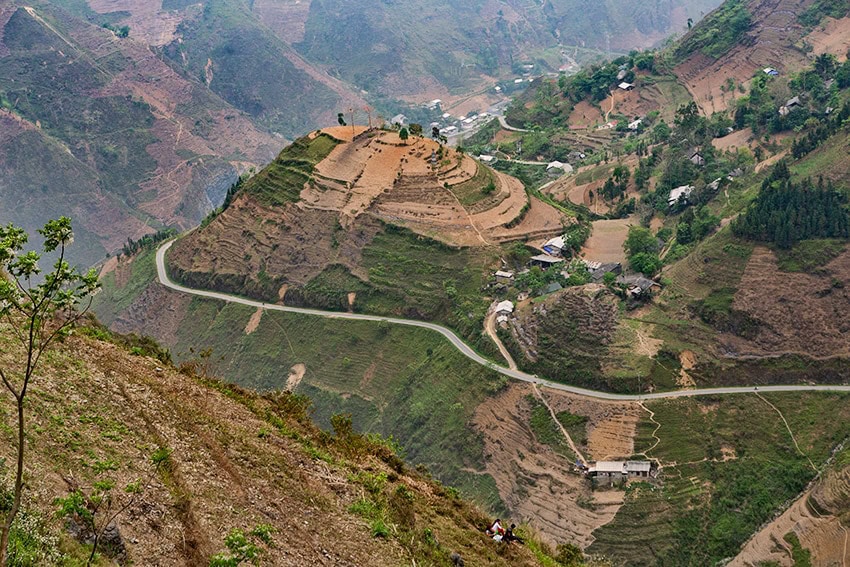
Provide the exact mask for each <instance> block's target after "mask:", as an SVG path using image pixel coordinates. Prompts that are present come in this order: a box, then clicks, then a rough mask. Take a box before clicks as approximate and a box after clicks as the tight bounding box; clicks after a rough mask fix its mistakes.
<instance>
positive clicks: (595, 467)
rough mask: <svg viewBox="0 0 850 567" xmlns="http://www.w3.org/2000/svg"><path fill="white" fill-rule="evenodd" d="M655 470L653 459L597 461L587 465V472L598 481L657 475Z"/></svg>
mask: <svg viewBox="0 0 850 567" xmlns="http://www.w3.org/2000/svg"><path fill="white" fill-rule="evenodd" d="M655 472H656V469H655V467H654V464H653V463H652V462H651V461H597V462H595V463H591V464H590V465H589V466H588V467H587V472H586V473H585V474H586V475H587V476H589V477H590V478H592V479H594V480H596V481H608V482H611V483H614V482H618V481H624V480H626V479H628V478H650V477H655Z"/></svg>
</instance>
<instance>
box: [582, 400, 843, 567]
mask: <svg viewBox="0 0 850 567" xmlns="http://www.w3.org/2000/svg"><path fill="white" fill-rule="evenodd" d="M764 397H765V398H766V399H768V400H769V401H770V402H771V403H772V404H774V405H775V406H776V407H777V408H778V409H779V410H780V411H781V412H782V413H783V415H784V416H785V418H786V419H787V420H788V423H789V426H790V428H791V430H792V431H793V432H794V435H795V437H796V439H797V442H798V444H799V446H800V449H801V450H802V451H803V452H804V453H805V454H806V455H807V456H808V458H810V459H811V460H812V461H813V462H814V463H815V464H818V463H823V462H824V461H825V460H826V459H827V458H828V457H829V455H830V451H831V450H832V448H833V447H834V446H835V445H837V444H838V443H840V442H841V441H842V440H843V439H845V438H846V437H847V436H848V435H850V421H848V419H850V406H848V404H847V402H848V398H847V396H841V395H837V394H827V395H821V394H802V395H800V394H772V395H765V396H764ZM646 405H647V407H648V408H649V409H650V410H652V411H653V412H655V420H656V421H657V422H658V423H660V424H661V427H660V429H658V431H657V435H658V437H659V438H660V439H661V442H660V443H659V444H658V445H657V446H655V447H654V448H652V449H651V450H648V449H649V448H650V447H652V446H653V445H654V444H655V440H654V438H653V437H652V433H653V431H655V429H656V424H655V423H652V422H651V421H649V419H648V418H645V419H644V420H643V421H642V422H641V423H640V424H639V436H638V440H637V441H636V446H635V449H636V450H647V454H648V456H649V457H651V458H655V459H658V460H660V462H661V463H662V465H664V473H663V475H662V481H663V483H662V487H661V488H660V489H655V490H645V491H644V490H641V491H637V492H635V493H632V494H630V495H629V496H628V497H627V499H626V504H625V506H624V507H623V508H622V509H621V510H620V512H619V513H618V515H617V516H616V518H615V519H614V521H613V522H612V523H611V524H608V525H607V526H605V527H603V528H601V529H599V530H597V531H596V532H595V533H594V535H596V537H597V539H596V542H595V543H594V544H593V546H592V547H591V551H596V552H600V553H606V554H609V555H611V556H613V557H617V558H620V559H621V560H623V561H624V563H625V564H627V565H662V564H663V565H667V564H670V565H682V566H685V565H708V564H714V563H715V562H716V561H718V560H720V559H722V558H724V557H729V556H732V555H734V554H735V553H736V552H737V550H738V548H739V546H740V545H741V544H742V543H743V542H744V541H745V540H746V538H747V537H748V536H749V535H750V534H751V533H752V532H753V531H755V529H757V528H758V526H760V525H761V524H762V523H763V522H764V521H766V520H768V519H770V518H771V517H772V516H773V514H774V512H775V511H776V510H777V509H778V508H779V507H780V506H781V505H782V504H784V503H786V502H788V501H789V500H791V499H793V498H794V497H795V496H796V495H797V494H799V493H800V492H801V491H802V489H803V487H804V486H805V484H806V483H807V482H808V481H809V480H810V479H811V478H813V477H814V471H813V470H812V469H811V468H810V465H809V462H808V460H807V458H806V457H804V456H802V455H800V454H799V453H798V452H797V451H796V449H795V447H794V444H793V442H792V441H791V438H790V436H789V435H788V431H787V430H786V428H785V426H784V425H783V423H782V421H781V420H780V418H779V416H778V415H777V413H776V411H775V410H774V409H772V408H771V407H770V406H769V405H768V404H766V403H765V402H764V401H762V400H761V399H759V398H758V397H756V396H753V395H747V396H730V397H727V398H716V399H708V398H700V399H698V400H691V399H689V400H670V401H659V402H651V403H647V404H646ZM743 424H745V425H743ZM724 455H727V457H726V458H728V455H734V457H733V458H731V459H729V460H725V461H724ZM706 459H707V460H706Z"/></svg>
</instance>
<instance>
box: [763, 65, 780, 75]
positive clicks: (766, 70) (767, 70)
mask: <svg viewBox="0 0 850 567" xmlns="http://www.w3.org/2000/svg"><path fill="white" fill-rule="evenodd" d="M762 72H763V73H764V74H765V75H770V76H771V77H778V76H779V71H777V70H776V69H774V68H773V67H765V68H764V69H762Z"/></svg>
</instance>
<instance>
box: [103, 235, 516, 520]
mask: <svg viewBox="0 0 850 567" xmlns="http://www.w3.org/2000/svg"><path fill="white" fill-rule="evenodd" d="M131 270H132V276H131V277H130V278H129V280H128V281H127V283H126V284H125V285H123V286H117V285H116V283H115V275H114V274H107V275H106V276H105V277H104V278H103V285H104V290H103V292H102V293H101V294H99V295H98V296H96V299H97V301H96V304H95V312H96V313H97V315H98V317H100V318H101V320H102V321H103V322H104V323H106V324H107V325H109V324H112V323H113V322H114V321H115V319H116V318H117V317H118V316H119V315H121V314H123V313H124V312H125V310H126V308H127V307H128V306H130V305H131V304H132V303H133V302H134V301H135V300H136V299H137V298H138V297H139V296H140V295H141V294H142V293H143V292H144V291H145V289H146V288H147V287H148V285H150V282H151V281H152V280H153V279H154V277H155V265H154V253H153V251H147V252H143V253H141V254H140V255H138V256H136V258H135V259H134V261H133V263H132V265H131ZM253 313H254V310H253V309H251V308H248V307H244V306H239V305H223V304H221V303H219V302H216V301H211V300H204V299H199V298H196V299H194V300H193V301H192V303H191V304H190V308H189V312H188V313H186V314H185V315H184V317H183V318H182V322H181V324H180V327H179V331H178V335H177V339H176V343H174V344H169V345H168V346H169V347H170V348H172V350H173V352H174V353H175V355H176V356H177V357H178V358H180V359H186V358H191V357H193V356H195V355H194V354H193V353H192V352H190V349H193V350H194V351H195V352H199V351H201V350H203V349H206V348H211V349H212V353H213V354H212V361H213V362H214V364H215V365H216V368H217V370H218V371H219V372H220V373H221V376H223V377H224V378H226V379H227V380H230V381H232V382H235V383H237V384H239V385H241V386H244V387H249V388H255V389H258V390H260V391H267V390H273V389H281V388H283V387H285V385H286V378H287V376H288V375H289V369H290V368H291V367H292V366H293V365H295V364H298V363H301V364H305V365H306V367H307V372H306V375H305V378H304V381H303V382H302V383H301V386H300V387H299V391H302V392H304V393H306V394H308V395H309V396H310V397H311V398H312V399H314V402H315V409H316V418H317V420H318V422H319V423H320V424H322V425H323V426H327V425H328V424H329V419H330V416H331V415H332V414H334V413H339V412H347V413H351V414H352V416H353V419H354V423H355V426H356V427H357V428H358V429H361V430H365V431H376V432H380V433H383V434H386V435H392V436H394V437H395V438H397V439H398V441H399V442H400V443H401V445H402V447H403V448H404V450H405V452H406V456H407V458H408V459H409V460H410V461H411V462H417V463H418V462H421V463H425V464H427V465H428V467H429V469H430V470H431V471H432V472H433V473H434V474H435V475H436V476H437V477H439V478H441V479H443V480H445V481H446V482H450V483H451V484H453V485H455V486H457V487H458V488H460V489H461V490H462V491H464V492H465V493H466V494H469V495H472V496H475V497H476V499H477V500H478V501H480V502H483V503H486V504H487V505H488V506H490V507H492V508H494V509H500V508H501V507H502V504H501V502H500V501H499V499H498V494H497V491H496V489H495V486H494V484H493V481H492V479H491V478H490V477H489V476H487V475H475V474H471V473H468V472H464V471H463V470H462V469H463V468H471V469H475V470H480V469H481V468H482V458H483V456H482V452H483V445H482V442H481V440H480V438H479V436H478V435H477V434H476V433H475V432H474V431H473V430H472V429H471V428H470V427H469V426H468V422H469V420H470V418H471V416H472V412H474V410H475V408H476V407H477V406H478V405H479V404H480V403H481V401H483V400H484V398H485V397H487V396H489V395H492V394H494V393H495V392H497V391H499V390H500V389H501V387H502V386H503V385H504V381H503V379H502V378H499V377H497V375H496V374H495V373H494V372H492V371H489V370H487V369H485V368H483V367H481V366H479V365H477V364H474V363H472V362H471V361H469V360H468V359H467V358H466V357H463V356H462V355H460V354H459V353H458V352H457V351H456V350H455V349H454V348H453V347H451V345H450V344H449V343H448V342H447V341H445V340H444V339H443V338H442V337H440V336H439V335H437V334H436V333H432V332H429V331H426V330H423V329H412V328H404V327H398V326H388V325H377V324H374V323H367V322H354V321H331V320H327V319H323V318H319V317H305V316H301V315H295V314H288V313H287V314H284V313H265V314H264V315H263V317H262V319H261V321H260V325H259V327H258V329H257V330H256V331H255V332H254V333H252V334H250V335H246V334H245V333H244V329H245V326H246V324H247V322H248V319H249V318H250V317H251V315H252V314H253ZM318 337H321V340H317V338H318ZM434 439H439V440H441V441H440V442H439V443H434V442H433V440H434Z"/></svg>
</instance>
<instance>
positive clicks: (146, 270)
mask: <svg viewBox="0 0 850 567" xmlns="http://www.w3.org/2000/svg"><path fill="white" fill-rule="evenodd" d="M124 261H126V260H124ZM119 269H123V268H120V267H119ZM155 280H156V250H145V251H142V252H140V253H139V254H137V255H136V256H134V257H133V262H132V264H130V277H129V278H128V279H127V281H126V284H125V285H124V286H123V287H118V285H117V284H116V281H115V272H110V273H108V274H106V275H105V276H104V277H103V278H101V285H102V286H103V288H104V290H105V291H104V293H98V294H97V295H95V296H94V300H93V302H92V311H94V313H95V314H96V315H97V317H98V319H99V320H100V321H101V322H102V323H103V324H104V325H107V326H109V325H111V324H112V323H113V322H114V321H115V320H116V319H117V318H118V316H119V315H120V314H121V313H122V312H123V311H124V310H126V309H127V308H128V307H129V306H130V305H131V304H132V303H133V302H134V301H135V300H136V299H137V298H138V297H139V295H141V294H142V293H143V292H144V291H145V290H146V289H147V287H148V286H149V285H150V284H151V282H153V281H155Z"/></svg>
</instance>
